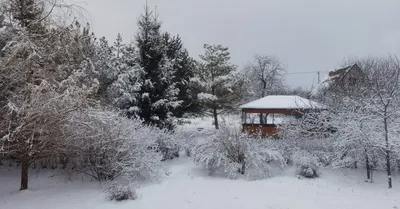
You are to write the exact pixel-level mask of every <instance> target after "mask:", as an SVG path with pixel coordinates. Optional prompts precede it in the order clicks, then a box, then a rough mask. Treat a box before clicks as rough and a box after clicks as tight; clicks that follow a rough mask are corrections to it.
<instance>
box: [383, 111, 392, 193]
mask: <svg viewBox="0 0 400 209" xmlns="http://www.w3.org/2000/svg"><path fill="white" fill-rule="evenodd" d="M383 122H384V125H385V142H386V172H387V176H388V184H389V189H391V188H392V174H391V168H390V167H391V165H390V146H389V133H388V122H387V107H385V114H384V119H383Z"/></svg>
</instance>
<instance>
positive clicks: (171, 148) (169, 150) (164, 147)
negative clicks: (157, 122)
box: [153, 128, 179, 161]
mask: <svg viewBox="0 0 400 209" xmlns="http://www.w3.org/2000/svg"><path fill="white" fill-rule="evenodd" d="M153 133H154V134H156V138H157V140H156V142H157V146H158V151H159V152H161V154H162V161H164V160H171V159H174V158H175V157H179V146H178V142H177V140H176V137H175V135H174V134H173V133H171V132H169V131H167V130H165V129H164V130H161V129H158V128H153Z"/></svg>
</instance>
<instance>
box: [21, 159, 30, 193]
mask: <svg viewBox="0 0 400 209" xmlns="http://www.w3.org/2000/svg"><path fill="white" fill-rule="evenodd" d="M28 169H29V164H28V162H27V160H22V162H21V188H20V189H19V190H26V189H28Z"/></svg>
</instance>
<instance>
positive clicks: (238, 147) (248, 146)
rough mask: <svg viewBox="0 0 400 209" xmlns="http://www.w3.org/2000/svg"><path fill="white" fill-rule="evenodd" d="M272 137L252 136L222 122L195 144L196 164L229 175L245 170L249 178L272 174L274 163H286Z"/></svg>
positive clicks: (242, 172)
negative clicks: (276, 148)
mask: <svg viewBox="0 0 400 209" xmlns="http://www.w3.org/2000/svg"><path fill="white" fill-rule="evenodd" d="M271 143H273V141H272V140H269V139H261V138H253V137H251V136H249V135H247V134H244V133H241V132H240V129H239V128H238V127H227V126H223V127H222V128H221V129H220V130H217V131H216V132H215V133H214V134H213V135H211V136H210V137H207V138H206V139H205V140H203V141H199V142H198V144H197V145H196V146H195V147H194V148H193V157H194V161H195V163H196V164H198V165H201V166H203V167H204V168H206V169H208V170H209V171H210V175H213V174H215V173H217V172H222V173H224V175H225V176H227V177H228V178H233V179H235V178H237V177H238V175H239V174H244V175H246V177H247V178H248V179H261V178H267V177H269V176H271V174H272V173H271V171H272V170H271V169H272V168H273V167H281V166H283V165H284V164H285V163H284V159H283V157H282V155H281V154H280V153H279V152H278V151H276V150H274V149H273V146H272V145H271Z"/></svg>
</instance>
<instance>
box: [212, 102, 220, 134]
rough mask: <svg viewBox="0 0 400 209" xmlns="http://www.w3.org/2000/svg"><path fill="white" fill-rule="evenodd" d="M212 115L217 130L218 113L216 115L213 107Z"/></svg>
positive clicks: (215, 109)
mask: <svg viewBox="0 0 400 209" xmlns="http://www.w3.org/2000/svg"><path fill="white" fill-rule="evenodd" d="M213 115H214V125H215V129H219V124H218V113H217V108H216V107H215V106H214V107H213Z"/></svg>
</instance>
